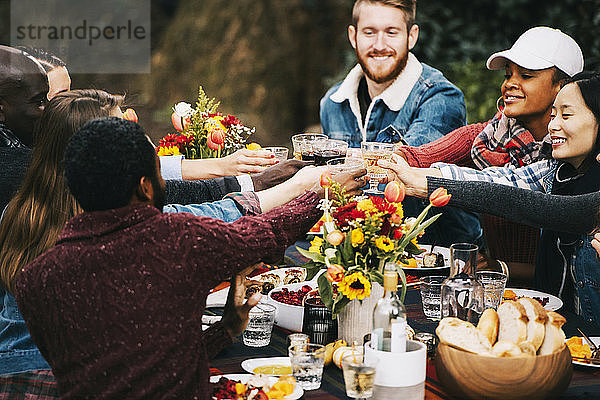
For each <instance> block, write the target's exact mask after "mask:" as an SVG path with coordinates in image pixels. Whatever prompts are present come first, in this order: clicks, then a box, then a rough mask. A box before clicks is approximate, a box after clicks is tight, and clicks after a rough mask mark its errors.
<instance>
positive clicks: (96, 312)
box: [15, 192, 322, 399]
mask: <svg viewBox="0 0 600 400" xmlns="http://www.w3.org/2000/svg"><path fill="white" fill-rule="evenodd" d="M318 201H319V198H318V196H317V195H316V194H315V193H313V192H307V193H306V194H304V195H302V196H300V197H298V198H297V199H296V200H294V201H292V202H290V203H288V204H287V205H284V206H282V207H278V208H275V209H273V210H271V211H270V212H268V213H266V214H263V215H260V216H249V217H243V218H241V219H239V220H238V221H236V222H234V223H229V224H228V223H225V222H222V221H219V220H215V219H212V218H204V217H194V216H191V215H190V214H186V213H182V214H162V213H160V212H159V211H158V210H157V209H156V208H154V207H151V206H148V205H132V206H127V207H124V208H120V209H115V210H109V211H97V212H89V213H83V214H80V215H78V216H76V217H75V218H73V219H72V220H71V221H69V223H67V225H66V227H65V229H64V231H63V233H62V235H61V238H60V240H59V241H58V243H57V244H56V247H54V248H53V249H51V250H49V251H48V252H46V253H44V254H42V255H41V256H40V257H38V258H37V259H36V260H34V261H33V262H32V263H30V264H29V265H27V266H26V267H25V268H23V270H22V271H21V272H20V273H19V274H18V276H17V280H16V293H15V295H16V298H17V301H18V304H19V309H20V310H21V313H22V314H23V317H24V318H25V320H26V321H27V325H28V327H29V330H30V332H31V336H32V337H33V340H34V342H35V343H36V344H37V346H38V347H39V349H40V351H41V352H42V354H43V356H44V357H45V358H46V360H47V361H48V363H49V364H50V365H51V366H52V370H53V371H54V374H55V376H56V380H57V382H58V386H59V390H60V392H61V394H62V398H64V399H74V398H98V399H108V398H111V399H158V398H161V399H163V398H175V399H208V398H209V393H208V391H209V390H208V375H209V368H208V360H209V359H210V358H211V357H212V356H214V355H216V354H217V353H218V352H219V351H220V350H221V349H222V348H223V347H225V346H227V345H228V344H230V343H231V338H230V337H229V335H228V334H227V332H226V331H225V329H224V327H223V326H222V325H220V324H216V325H215V326H213V327H212V328H211V329H209V330H207V331H205V332H204V333H203V332H202V318H201V317H202V312H203V311H204V308H205V305H206V296H207V295H208V293H209V290H210V289H211V288H212V287H214V286H216V285H217V284H218V283H220V282H222V281H223V280H225V279H228V278H229V277H230V276H231V275H232V274H234V273H236V272H238V271H240V270H242V269H243V268H245V267H248V266H250V265H253V264H255V263H257V262H259V261H265V262H273V261H278V260H279V259H281V257H282V255H283V252H284V251H285V249H286V248H287V247H288V246H289V245H291V244H292V243H294V242H295V241H296V240H297V239H299V238H300V237H301V236H302V235H303V234H305V233H306V232H307V231H308V229H310V227H311V226H312V225H314V224H315V223H316V222H317V220H318V219H319V216H320V215H321V214H322V211H320V210H319V209H317V208H316V205H317V204H318Z"/></svg>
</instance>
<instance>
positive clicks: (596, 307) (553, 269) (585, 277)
mask: <svg viewBox="0 0 600 400" xmlns="http://www.w3.org/2000/svg"><path fill="white" fill-rule="evenodd" d="M561 165H562V163H554V164H553V168H552V170H551V172H550V173H548V175H546V177H544V183H545V186H546V192H547V193H551V192H555V191H554V190H553V186H554V182H555V180H554V178H555V177H556V174H557V171H558V169H559V167H560V166H561ZM588 174H589V176H588V177H587V179H588V181H587V182H584V183H583V184H580V186H583V187H584V188H589V190H597V189H598V187H595V188H594V187H592V185H589V182H590V181H592V182H597V181H598V175H599V174H600V166H598V165H594V167H593V168H591V169H590V170H588V171H587V172H586V175H588ZM575 179H586V177H585V176H580V177H576V178H575ZM596 186H597V183H596ZM586 192H588V191H587V190H586ZM558 194H566V193H558ZM572 194H573V195H576V194H580V193H572ZM565 236H566V237H565ZM592 239H593V236H592V235H585V234H584V235H570V237H569V235H564V234H560V233H556V232H550V231H546V230H543V231H542V238H541V240H540V247H539V250H538V259H537V260H536V270H535V286H536V287H537V288H539V289H540V290H543V291H545V292H548V293H551V294H553V295H555V296H558V297H560V298H562V299H563V301H564V303H565V308H566V309H568V310H570V311H573V312H575V313H576V314H578V315H581V316H582V317H583V318H585V320H586V321H588V322H590V323H594V324H595V325H597V326H600V259H599V258H598V254H597V253H596V250H595V249H594V248H593V247H592V245H591V242H592ZM569 282H572V283H573V284H574V286H572V287H571V285H569ZM571 296H573V298H571Z"/></svg>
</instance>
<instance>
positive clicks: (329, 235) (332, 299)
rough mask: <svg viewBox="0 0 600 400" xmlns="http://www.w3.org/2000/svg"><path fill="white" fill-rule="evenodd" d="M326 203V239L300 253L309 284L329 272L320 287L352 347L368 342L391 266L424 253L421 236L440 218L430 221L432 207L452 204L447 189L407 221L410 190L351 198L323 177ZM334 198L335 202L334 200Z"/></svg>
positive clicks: (396, 187) (395, 186) (391, 186)
mask: <svg viewBox="0 0 600 400" xmlns="http://www.w3.org/2000/svg"><path fill="white" fill-rule="evenodd" d="M321 184H322V185H324V186H325V194H326V195H325V200H323V201H322V204H321V207H322V208H323V210H324V213H325V220H326V222H325V223H324V225H323V237H324V238H320V237H315V238H314V239H313V240H312V241H311V243H310V247H309V249H308V250H304V249H300V248H298V251H300V253H301V254H303V255H304V256H305V257H307V258H309V259H310V261H309V262H308V263H306V264H305V265H304V267H305V268H306V270H307V279H312V278H313V277H314V276H316V275H317V274H318V273H319V271H321V270H323V269H325V270H326V272H325V273H323V274H321V275H320V276H319V277H318V279H317V283H318V286H319V294H320V296H321V299H322V301H323V303H324V304H325V305H326V306H327V307H328V308H329V309H330V310H331V312H332V315H333V318H339V320H338V334H339V336H340V337H341V338H344V339H345V340H346V341H347V342H348V343H351V342H353V341H355V340H356V341H358V342H359V343H362V338H363V335H364V334H366V333H368V332H370V331H371V328H372V320H371V319H372V313H373V308H374V307H375V304H376V303H377V301H378V300H379V299H380V298H381V297H382V296H383V287H382V285H383V268H384V266H385V264H386V263H388V262H391V263H397V262H399V261H406V260H407V259H408V258H410V257H412V256H413V255H416V254H420V253H422V252H423V251H424V250H421V249H420V248H419V247H418V245H417V237H418V236H419V235H420V234H422V232H424V230H425V229H426V228H427V227H428V226H429V225H431V224H432V223H434V222H435V221H436V220H437V218H439V216H440V214H437V215H435V216H433V217H431V218H429V219H427V220H426V219H425V218H426V216H427V213H428V212H429V210H430V209H431V207H442V206H444V205H446V204H447V203H448V201H449V200H450V195H449V194H448V193H447V192H446V190H445V189H443V188H439V189H438V190H436V191H434V192H433V193H432V194H431V196H430V199H429V200H430V203H429V205H428V206H427V207H425V209H424V210H423V211H422V212H421V214H420V215H419V216H418V217H417V218H406V219H405V218H404V214H403V209H402V200H404V194H405V191H404V186H403V185H402V184H399V183H397V182H390V183H388V185H387V186H386V188H385V194H384V197H383V198H381V197H375V196H357V197H354V198H350V197H349V196H347V195H346V193H345V191H344V189H343V188H342V187H341V186H340V185H339V184H338V183H336V182H334V181H333V180H332V179H331V177H330V176H327V175H325V176H324V177H322V178H321ZM330 194H331V196H330ZM330 197H331V199H330ZM398 271H399V275H400V281H401V282H402V283H401V286H402V287H401V294H400V299H401V301H404V296H405V294H406V277H405V275H404V273H403V272H402V269H400V268H399V269H398Z"/></svg>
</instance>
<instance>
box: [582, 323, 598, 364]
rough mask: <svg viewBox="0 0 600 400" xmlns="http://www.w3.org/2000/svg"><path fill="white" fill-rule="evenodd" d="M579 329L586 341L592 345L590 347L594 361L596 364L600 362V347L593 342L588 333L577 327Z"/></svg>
mask: <svg viewBox="0 0 600 400" xmlns="http://www.w3.org/2000/svg"><path fill="white" fill-rule="evenodd" d="M577 330H578V331H579V333H581V336H583V338H584V339H585V341H586V342H587V343H588V344H589V345H590V348H591V349H592V356H591V359H592V360H594V361H593V362H594V364H596V363H598V362H600V349H599V348H598V346H596V344H595V343H594V342H592V340H591V339H590V338H589V337H588V335H586V334H585V333H583V331H582V330H581V329H579V328H577Z"/></svg>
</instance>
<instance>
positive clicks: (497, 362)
mask: <svg viewBox="0 0 600 400" xmlns="http://www.w3.org/2000/svg"><path fill="white" fill-rule="evenodd" d="M435 364H436V370H437V376H438V378H439V380H440V382H442V384H443V385H444V387H445V389H446V390H447V391H448V392H450V393H451V394H453V395H455V396H456V397H458V398H470V399H482V398H490V399H503V400H506V399H528V400H529V399H543V398H548V397H558V396H559V395H560V394H561V393H562V392H564V391H565V390H566V388H567V386H569V382H570V381H571V376H572V375H573V365H572V364H571V354H570V353H569V349H568V348H567V346H565V347H563V349H562V350H560V351H557V352H555V353H553V354H548V355H544V356H535V357H515V358H510V357H506V358H499V357H490V356H482V355H479V354H473V353H469V352H466V351H462V350H458V349H456V348H454V347H451V346H448V345H446V344H443V343H440V345H439V346H438V349H437V355H436V359H435Z"/></svg>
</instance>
